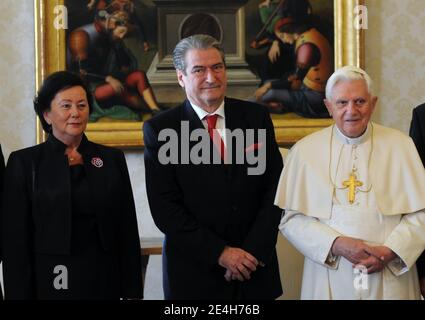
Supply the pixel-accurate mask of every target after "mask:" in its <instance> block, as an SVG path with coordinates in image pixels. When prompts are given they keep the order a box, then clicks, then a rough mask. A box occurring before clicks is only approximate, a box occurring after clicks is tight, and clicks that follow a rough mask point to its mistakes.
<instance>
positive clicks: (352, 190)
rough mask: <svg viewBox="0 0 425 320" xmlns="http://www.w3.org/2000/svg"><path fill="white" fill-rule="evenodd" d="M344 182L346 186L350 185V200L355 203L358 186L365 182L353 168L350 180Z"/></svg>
mask: <svg viewBox="0 0 425 320" xmlns="http://www.w3.org/2000/svg"><path fill="white" fill-rule="evenodd" d="M342 184H343V186H344V187H346V188H347V187H348V202H350V204H353V203H354V200H355V199H356V188H357V187H361V186H362V185H363V183H362V182H361V181H358V180H357V177H356V174H355V171H354V170H353V171H352V172H351V173H350V177H349V178H348V180H346V181H344V182H343V183H342Z"/></svg>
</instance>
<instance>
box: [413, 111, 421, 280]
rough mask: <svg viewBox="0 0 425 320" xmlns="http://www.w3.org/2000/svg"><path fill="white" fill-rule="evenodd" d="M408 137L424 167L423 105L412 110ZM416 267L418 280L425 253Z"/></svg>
mask: <svg viewBox="0 0 425 320" xmlns="http://www.w3.org/2000/svg"><path fill="white" fill-rule="evenodd" d="M410 136H411V137H412V139H413V142H414V143H415V145H416V149H418V153H419V156H420V157H421V160H422V163H423V164H424V166H425V104H422V105H420V106H418V107H416V108H415V109H413V114H412V122H411V124H410ZM416 266H417V268H418V274H419V278H423V277H425V251H424V252H423V253H422V254H421V256H420V257H419V259H418V261H417V262H416Z"/></svg>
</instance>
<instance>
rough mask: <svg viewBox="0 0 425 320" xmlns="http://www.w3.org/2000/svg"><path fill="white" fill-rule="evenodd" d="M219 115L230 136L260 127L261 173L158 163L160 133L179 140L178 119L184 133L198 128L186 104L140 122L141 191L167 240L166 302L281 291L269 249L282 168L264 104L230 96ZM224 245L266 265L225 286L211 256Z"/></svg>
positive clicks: (260, 296) (273, 237)
mask: <svg viewBox="0 0 425 320" xmlns="http://www.w3.org/2000/svg"><path fill="white" fill-rule="evenodd" d="M225 117H226V118H225V121H226V127H227V129H230V130H232V131H233V130H235V129H237V128H239V129H242V130H245V129H266V132H267V140H266V143H265V145H264V146H263V147H266V148H267V149H266V156H267V157H266V160H267V166H266V171H265V173H264V174H262V175H256V176H254V175H248V174H247V168H248V164H247V163H246V162H244V163H243V164H239V165H238V164H226V165H224V164H200V165H194V164H177V165H175V164H169V165H162V164H161V163H160V162H159V160H158V150H159V148H160V147H161V146H162V145H163V144H164V142H160V141H159V140H158V134H159V132H160V131H161V130H162V129H165V128H168V129H174V130H175V131H176V132H177V133H178V136H179V140H180V137H181V134H180V130H181V121H188V123H189V130H190V131H191V132H192V131H193V130H195V129H198V128H201V129H204V127H203V125H202V122H201V121H200V120H199V118H198V116H197V115H196V113H195V111H194V110H193V108H192V107H191V105H190V103H189V102H188V101H185V102H184V103H183V105H181V106H179V107H176V108H173V109H171V110H169V111H167V112H164V113H162V114H159V115H157V116H155V117H154V118H152V119H150V120H149V121H147V122H145V124H144V130H143V131H144V142H145V168H146V188H147V193H148V200H149V205H150V208H151V213H152V216H153V219H154V221H155V223H156V225H157V226H158V228H159V229H160V230H161V231H162V232H163V233H164V234H165V236H166V239H165V243H164V260H165V261H166V262H167V263H166V265H165V266H164V272H165V278H168V286H167V287H166V288H164V291H167V290H169V298H171V299H231V298H235V297H238V298H246V299H274V298H276V297H278V296H279V295H280V294H281V293H282V288H281V282H280V277H279V269H278V262H277V256H276V250H275V245H276V240H277V233H278V224H279V221H280V218H281V210H280V209H279V208H277V207H275V206H274V205H273V201H274V197H275V192H276V187H277V183H278V179H279V176H280V172H281V170H282V166H283V165H282V158H281V155H280V153H279V150H278V146H277V144H276V141H275V137H274V130H273V124H272V122H271V119H270V116H269V114H268V111H267V110H266V109H265V108H264V107H262V106H259V105H256V104H253V103H249V102H245V101H240V100H235V99H229V98H226V100H225ZM204 130H205V129H204ZM194 144H195V143H194V142H192V143H190V146H191V147H192V146H193V145H194ZM211 145H212V144H211ZM211 148H212V150H213V152H217V151H216V149H215V148H214V147H211ZM257 152H258V150H257ZM179 153H180V150H179ZM233 157H235V153H233ZM233 163H235V162H233ZM226 245H228V246H233V247H240V248H242V249H244V250H246V251H248V252H249V253H251V254H252V255H253V256H255V257H256V258H257V259H258V260H259V261H262V262H263V263H264V264H265V266H264V267H258V269H257V271H255V272H254V273H253V274H252V278H251V279H250V280H248V281H245V282H238V281H232V282H230V283H229V282H227V281H225V279H224V274H225V269H224V268H223V267H221V266H219V264H218V259H219V256H220V254H221V253H222V251H223V249H224V247H225V246H226ZM165 285H167V284H165Z"/></svg>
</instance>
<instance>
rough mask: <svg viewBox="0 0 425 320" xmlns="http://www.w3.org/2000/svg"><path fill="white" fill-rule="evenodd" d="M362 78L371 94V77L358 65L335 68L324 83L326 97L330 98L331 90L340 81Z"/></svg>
mask: <svg viewBox="0 0 425 320" xmlns="http://www.w3.org/2000/svg"><path fill="white" fill-rule="evenodd" d="M355 80H364V81H365V82H366V86H367V91H368V92H369V93H370V94H372V79H371V78H370V76H369V75H368V74H367V73H366V71H364V70H363V69H360V68H358V67H354V66H345V67H342V68H339V69H338V70H336V71H335V72H334V73H333V74H332V75H331V76H330V78H329V79H328V82H327V83H326V99H327V100H329V99H331V98H332V90H333V88H334V87H335V86H336V84H337V83H338V82H340V81H355Z"/></svg>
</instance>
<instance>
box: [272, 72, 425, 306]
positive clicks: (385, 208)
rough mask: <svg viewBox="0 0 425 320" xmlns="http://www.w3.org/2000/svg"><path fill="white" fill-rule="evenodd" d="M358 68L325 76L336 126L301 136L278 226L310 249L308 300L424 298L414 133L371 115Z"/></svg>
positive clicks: (424, 204)
mask: <svg viewBox="0 0 425 320" xmlns="http://www.w3.org/2000/svg"><path fill="white" fill-rule="evenodd" d="M376 101H377V98H376V97H375V96H373V95H372V93H371V79H370V77H369V76H368V75H367V74H366V73H365V72H364V71H363V70H361V69H359V68H355V67H344V68H341V69H339V70H337V71H336V72H335V73H334V74H333V75H332V76H331V78H330V79H329V80H328V83H327V86H326V100H325V104H326V106H327V109H328V111H329V113H330V114H331V116H332V117H333V119H334V121H335V125H333V126H331V127H329V128H326V129H324V130H321V131H319V132H316V133H314V134H312V135H309V136H307V137H305V138H304V139H302V140H300V141H299V142H298V143H297V144H296V145H295V146H294V147H293V148H292V150H291V152H290V153H289V155H288V158H287V160H286V162H285V167H284V169H283V171H282V175H281V177H280V182H279V186H278V190H277V194H276V200H275V204H276V205H278V206H279V207H280V208H282V209H285V215H284V216H283V218H282V220H281V224H280V226H279V229H280V230H281V232H282V233H283V235H284V236H285V237H286V238H287V239H288V240H289V241H290V242H291V243H292V244H293V245H294V246H295V247H296V248H297V249H298V250H299V251H300V252H301V253H302V254H304V255H305V262H304V273H303V283H302V292H301V298H302V299H419V298H420V290H419V283H418V276H417V270H416V266H415V261H416V259H417V258H418V256H419V255H420V254H421V252H422V251H423V250H424V248H425V212H424V209H425V171H424V169H423V166H422V163H421V160H420V158H419V156H418V154H417V151H416V148H415V146H414V144H413V142H412V140H411V139H410V138H409V137H407V136H406V135H404V134H403V133H401V132H399V131H397V130H394V129H390V128H386V127H383V126H380V125H378V124H375V123H373V122H371V121H370V118H371V116H372V113H373V111H374V108H375V104H376Z"/></svg>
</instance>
